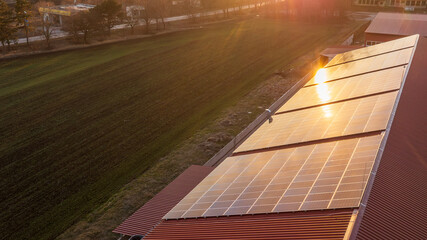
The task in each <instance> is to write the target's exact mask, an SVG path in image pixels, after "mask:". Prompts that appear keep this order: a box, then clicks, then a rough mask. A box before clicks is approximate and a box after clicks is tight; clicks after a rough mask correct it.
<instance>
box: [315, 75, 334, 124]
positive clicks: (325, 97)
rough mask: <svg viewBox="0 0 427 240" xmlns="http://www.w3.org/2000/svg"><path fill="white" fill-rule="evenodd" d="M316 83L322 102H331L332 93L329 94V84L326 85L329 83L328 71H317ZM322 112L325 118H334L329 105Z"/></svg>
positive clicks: (323, 107)
mask: <svg viewBox="0 0 427 240" xmlns="http://www.w3.org/2000/svg"><path fill="white" fill-rule="evenodd" d="M314 81H315V83H318V85H316V91H317V95H318V97H319V99H320V100H321V102H322V103H325V102H327V101H329V100H331V93H330V92H329V89H328V84H327V83H325V82H326V81H327V77H326V70H325V69H324V68H321V69H319V70H318V71H317V73H316V76H315V77H314ZM322 110H323V112H324V115H325V117H327V118H329V117H331V116H332V111H331V108H330V107H329V106H328V105H326V106H322Z"/></svg>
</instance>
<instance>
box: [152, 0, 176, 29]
mask: <svg viewBox="0 0 427 240" xmlns="http://www.w3.org/2000/svg"><path fill="white" fill-rule="evenodd" d="M152 1H153V10H154V11H155V17H156V21H157V20H158V19H160V20H161V22H162V25H163V29H166V23H165V18H166V17H167V16H168V15H169V12H170V7H171V5H172V3H171V1H170V0H152ZM157 22H158V21H157Z"/></svg>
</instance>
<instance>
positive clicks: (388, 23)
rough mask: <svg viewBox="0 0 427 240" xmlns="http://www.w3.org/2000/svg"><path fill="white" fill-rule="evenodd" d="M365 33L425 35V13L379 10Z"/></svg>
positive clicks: (426, 25) (426, 34)
mask: <svg viewBox="0 0 427 240" xmlns="http://www.w3.org/2000/svg"><path fill="white" fill-rule="evenodd" d="M365 33H375V34H388V35H399V36H409V35H413V34H420V35H421V36H427V14H408V13H385V12H380V13H378V14H377V16H376V17H375V18H374V19H373V20H372V22H371V24H370V25H369V27H368V28H367V29H366V31H365Z"/></svg>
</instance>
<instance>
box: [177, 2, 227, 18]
mask: <svg viewBox="0 0 427 240" xmlns="http://www.w3.org/2000/svg"><path fill="white" fill-rule="evenodd" d="M225 1H226V0H225ZM198 3H199V1H198V0H184V2H183V4H184V5H183V7H184V11H185V13H186V14H187V15H188V17H189V18H190V19H191V20H192V21H195V20H196V14H197V7H198Z"/></svg>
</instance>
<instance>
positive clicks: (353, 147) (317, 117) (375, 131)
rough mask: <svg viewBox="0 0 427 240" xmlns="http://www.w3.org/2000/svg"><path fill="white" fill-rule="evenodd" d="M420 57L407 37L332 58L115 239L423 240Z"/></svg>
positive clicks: (418, 45)
mask: <svg viewBox="0 0 427 240" xmlns="http://www.w3.org/2000/svg"><path fill="white" fill-rule="evenodd" d="M426 52H427V39H425V38H422V37H419V35H413V36H410V37H406V38H402V39H398V40H394V41H390V42H387V43H383V44H379V45H376V46H371V47H366V48H361V49H356V50H352V51H349V52H345V53H342V54H338V55H336V56H335V57H334V58H333V59H332V60H331V61H330V62H329V63H328V64H327V65H326V66H325V67H324V68H322V69H320V70H319V71H318V72H317V74H316V75H315V76H314V77H312V78H304V79H302V80H301V81H303V83H302V87H300V88H299V89H291V90H290V92H288V93H287V95H286V94H285V95H286V96H289V97H288V98H287V100H286V101H285V102H284V104H282V105H281V106H279V107H278V110H277V111H275V112H274V114H272V115H271V116H270V115H268V116H266V118H265V121H263V122H261V124H260V125H258V126H257V127H254V129H253V131H252V132H251V133H249V134H248V136H247V137H246V138H244V139H243V140H242V141H241V142H240V143H239V144H238V146H237V147H236V148H234V150H232V151H231V153H230V154H229V156H228V157H226V158H225V159H222V160H221V161H219V162H215V163H214V164H211V165H210V166H192V167H190V168H189V169H187V170H186V171H185V172H184V173H182V174H181V175H180V176H179V177H178V178H177V179H176V180H175V181H173V182H172V183H171V184H170V185H168V186H167V187H166V188H165V189H164V190H162V191H161V192H160V193H159V194H158V195H156V196H155V197H154V198H153V199H152V200H151V201H149V202H147V204H145V205H144V206H143V207H142V208H141V209H140V210H138V211H137V212H136V213H135V214H133V215H132V216H131V217H129V218H128V219H127V220H125V221H124V222H123V223H122V224H121V225H120V226H118V227H117V228H116V229H115V230H114V232H116V233H119V234H122V235H126V236H133V235H138V236H135V238H134V239H138V238H139V239H140V238H143V239H317V238H322V239H427V224H426V222H427V208H426V207H425V198H426V196H427V167H426V166H427V148H426V146H427V144H426V141H427V139H426V137H425V136H426V135H427V128H426V125H425V122H426V121H427V112H426V108H425V104H426V99H425V96H427V81H425V76H426V75H427V68H426V67H425V66H426V64H427V60H426V58H425V53H426ZM267 118H271V120H272V121H267Z"/></svg>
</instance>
